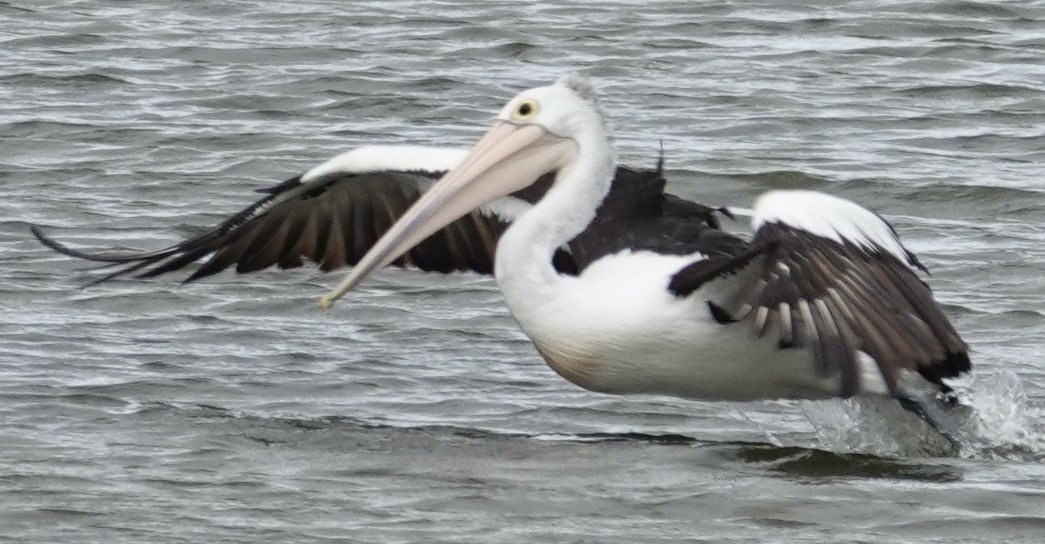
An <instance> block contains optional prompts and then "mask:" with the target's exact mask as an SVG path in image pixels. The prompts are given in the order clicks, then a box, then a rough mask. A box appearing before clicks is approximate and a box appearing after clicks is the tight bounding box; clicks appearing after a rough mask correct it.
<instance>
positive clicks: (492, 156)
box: [320, 121, 577, 308]
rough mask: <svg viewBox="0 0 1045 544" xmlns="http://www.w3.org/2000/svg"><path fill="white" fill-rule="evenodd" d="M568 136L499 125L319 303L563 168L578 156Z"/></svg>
mask: <svg viewBox="0 0 1045 544" xmlns="http://www.w3.org/2000/svg"><path fill="white" fill-rule="evenodd" d="M576 153H577V146H576V144H575V143H574V142H573V140H570V139H568V138H562V137H559V136H555V135H553V134H551V133H549V132H548V131H547V130H545V129H544V128H542V127H541V126H539V125H534V124H524V125H517V124H514V123H509V122H507V121H498V122H497V123H495V124H494V126H493V127H492V128H491V129H490V131H489V132H487V133H486V135H485V136H483V137H482V139H480V140H479V143H477V144H475V147H474V148H472V151H471V152H470V153H469V154H468V156H467V157H465V159H464V160H463V161H462V162H461V164H460V165H458V166H457V168H454V169H453V170H451V171H449V172H447V173H446V175H444V176H443V177H442V179H440V180H439V181H438V182H437V183H436V184H435V185H433V186H432V188H431V189H429V190H428V192H426V193H425V194H424V195H422V196H421V198H420V199H418V201H417V202H416V203H414V205H413V206H411V207H410V209H409V210H407V211H406V213H404V214H403V216H402V217H401V218H399V220H398V221H396V222H395V224H394V225H392V227H391V228H390V229H388V232H386V233H385V234H384V235H383V236H382V237H381V239H380V240H378V241H377V243H375V244H374V246H373V247H371V248H370V251H368V252H367V253H366V255H364V256H363V258H362V259H360V260H359V263H358V264H357V265H356V266H355V267H354V268H353V269H352V271H351V272H350V273H349V274H348V276H347V277H346V278H345V280H344V281H343V282H341V284H340V285H338V286H337V288H336V289H334V290H333V291H331V292H330V293H328V294H327V295H325V296H324V297H323V298H321V299H320V305H321V306H322V307H323V308H329V307H330V306H332V305H333V304H334V302H335V301H336V300H337V299H339V298H341V297H342V296H343V295H344V294H345V293H347V292H348V291H349V290H350V289H352V288H353V287H355V286H356V285H358V284H359V282H361V281H363V279H364V278H366V277H367V276H368V275H369V274H370V273H371V272H373V271H374V270H377V269H379V268H383V267H385V266H387V265H388V264H389V263H391V262H392V261H394V260H396V259H397V258H399V256H401V255H402V254H404V253H406V252H407V251H409V250H410V248H412V247H414V246H415V245H417V244H419V243H421V242H422V241H423V240H424V239H425V238H427V237H428V236H431V235H432V233H434V232H436V231H438V230H439V229H441V228H443V227H445V226H446V225H448V224H450V223H452V222H453V221H455V220H456V219H458V218H459V217H461V216H463V215H464V214H466V213H468V212H470V211H472V210H474V209H475V208H478V207H479V206H482V205H483V204H485V203H487V202H489V201H491V200H493V199H495V198H498V197H501V196H504V195H507V194H511V193H513V192H515V191H518V190H519V189H522V188H524V187H526V186H528V185H530V184H532V183H534V182H535V181H537V179H538V178H540V177H541V176H542V175H544V174H546V173H549V172H554V171H556V170H559V169H561V168H563V167H564V166H565V165H567V164H568V163H569V161H570V160H572V158H573V157H574V156H575V155H576Z"/></svg>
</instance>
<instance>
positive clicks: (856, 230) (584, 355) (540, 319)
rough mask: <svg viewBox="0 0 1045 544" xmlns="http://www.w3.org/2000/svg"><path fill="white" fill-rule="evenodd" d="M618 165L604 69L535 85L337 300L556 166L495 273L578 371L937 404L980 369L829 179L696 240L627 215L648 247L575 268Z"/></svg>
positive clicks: (573, 374) (558, 360) (499, 254)
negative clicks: (829, 188) (638, 224)
mask: <svg viewBox="0 0 1045 544" xmlns="http://www.w3.org/2000/svg"><path fill="white" fill-rule="evenodd" d="M615 168H616V163H615V157H614V152H613V149H612V147H611V145H610V143H609V133H608V130H607V127H606V123H605V121H604V118H603V115H602V112H601V109H600V107H599V104H598V100H597V98H596V96H595V93H594V92H593V91H592V89H591V87H590V86H589V85H588V84H587V83H586V82H584V81H583V80H580V79H578V78H575V77H569V76H567V77H565V78H562V79H560V80H559V81H558V82H557V83H556V84H554V85H551V86H548V87H541V88H536V89H531V90H528V91H525V92H523V93H521V94H520V95H518V96H516V97H515V98H514V99H512V100H511V101H510V102H508V104H507V105H506V106H505V107H504V109H502V110H501V112H500V114H499V115H498V117H497V120H496V121H495V123H494V125H493V127H492V128H491V129H490V131H489V132H488V133H487V134H486V135H485V136H484V137H483V138H481V139H480V140H479V142H478V143H477V144H476V145H475V147H474V149H473V150H472V151H471V152H470V153H469V154H468V156H467V157H465V158H464V159H463V160H462V161H461V162H460V163H459V164H458V165H457V166H455V167H454V168H453V169H451V170H450V171H449V172H448V173H447V174H446V175H445V176H444V177H443V178H442V179H441V180H440V181H438V182H437V183H436V184H435V185H434V186H433V187H432V188H431V190H429V191H428V192H426V193H425V194H424V195H422V196H421V198H420V199H418V201H417V202H416V203H415V204H414V205H413V207H411V208H410V209H409V210H407V211H406V212H405V213H404V214H403V216H402V217H401V218H400V219H399V220H398V221H397V222H396V223H395V224H394V225H393V226H392V227H391V228H390V229H389V230H388V232H386V233H385V234H384V235H383V236H382V237H381V238H380V239H379V240H378V241H377V242H376V243H375V244H374V245H373V247H371V248H370V250H369V251H368V252H367V253H366V255H364V256H363V257H362V258H361V259H360V261H359V263H358V264H357V266H356V267H355V268H354V269H353V270H352V271H351V273H350V274H349V275H348V277H347V278H346V279H345V281H344V282H343V283H342V284H341V285H340V286H339V287H338V288H337V289H336V290H334V291H333V292H331V293H330V294H329V295H327V296H325V297H324V298H323V300H322V304H323V305H324V306H325V307H329V306H330V305H331V304H332V303H333V302H334V301H335V300H337V299H338V298H339V297H341V296H343V295H344V294H345V293H346V292H347V291H348V290H350V289H351V288H352V287H354V286H355V285H357V284H358V283H359V282H360V281H362V280H363V279H364V278H365V277H367V276H368V275H369V274H370V273H372V272H373V271H374V270H377V269H378V268H381V267H383V266H385V265H387V264H389V263H391V262H393V261H394V260H395V259H396V258H398V257H399V256H400V255H402V254H403V253H404V252H407V251H409V250H410V248H411V247H413V246H414V245H415V244H417V243H419V242H420V241H421V240H423V239H425V238H426V237H427V236H429V235H430V234H431V233H433V232H436V231H437V230H438V229H440V228H442V227H443V226H444V225H446V224H448V223H449V222H452V221H454V220H455V219H456V218H458V217H460V216H462V215H464V214H467V213H469V212H470V211H471V210H473V209H475V208H477V207H480V206H483V205H484V204H485V203H487V202H489V201H491V200H493V199H496V198H499V197H501V196H503V195H506V194H510V193H512V192H516V191H520V190H523V189H525V188H526V187H527V186H528V185H529V184H530V183H532V182H533V180H534V179H538V178H539V177H541V176H543V175H548V174H550V175H553V176H554V181H553V182H552V184H551V186H550V188H548V190H547V191H546V192H545V193H544V195H543V197H542V198H541V199H540V200H539V201H537V202H536V203H535V204H534V205H533V206H532V207H531V208H529V209H528V210H527V211H526V212H525V213H524V214H522V215H521V216H520V217H518V218H516V220H515V221H514V222H513V223H512V224H511V226H510V227H509V228H508V230H507V231H506V232H504V233H503V235H502V236H501V238H500V241H499V243H498V245H497V248H496V254H495V266H494V276H495V277H496V280H497V284H498V286H499V287H500V289H501V291H502V292H503V294H504V299H505V302H506V303H507V305H508V308H509V309H510V311H511V314H512V316H513V317H514V318H515V320H516V321H517V322H518V323H519V326H520V327H521V328H522V330H523V331H524V332H525V333H526V335H527V336H528V337H529V338H530V340H532V341H533V343H534V345H535V346H536V348H537V351H538V352H539V353H540V354H541V356H542V357H543V358H544V359H545V361H547V363H548V365H549V366H551V367H552V368H553V369H554V370H555V371H556V372H558V373H559V374H560V375H561V376H563V377H564V378H565V379H567V380H569V381H570V382H572V383H575V384H577V385H579V386H581V387H583V388H585V389H589V390H593V391H600V392H606V393H660V394H668V395H675V396H680V397H686V398H694V399H710V400H753V399H779V398H824V397H830V396H852V395H856V394H869V395H892V396H895V397H897V398H898V399H900V400H901V402H903V403H904V404H905V407H909V408H910V407H914V410H915V411H916V412H918V413H919V415H922V416H923V417H926V413H925V412H926V410H924V409H923V407H924V405H925V404H926V402H927V401H926V399H927V396H926V395H927V394H932V395H936V396H937V397H941V398H942V397H943V396H946V395H949V394H950V392H951V389H950V388H949V387H948V386H947V385H946V384H944V382H943V378H947V377H952V376H956V375H958V374H959V373H961V372H965V371H967V370H968V369H969V366H970V364H969V358H968V352H967V348H966V345H965V344H964V342H963V341H962V340H961V338H960V337H959V336H958V334H957V332H956V331H955V330H954V328H953V327H952V326H951V325H950V323H949V322H948V321H947V319H946V318H945V317H944V316H943V315H942V313H941V312H940V309H939V307H938V306H937V305H936V304H935V302H934V301H933V300H932V295H931V292H930V290H929V288H928V287H927V286H926V285H925V284H924V283H923V282H922V281H921V280H920V279H919V278H918V276H917V274H916V272H917V271H918V270H919V269H922V268H923V267H922V266H921V264H920V263H919V262H918V260H917V259H916V257H915V256H914V255H913V254H912V253H911V252H910V251H908V250H907V249H906V248H905V247H904V246H903V244H902V243H901V242H900V240H899V238H898V237H897V235H896V232H895V231H894V230H893V228H892V227H891V226H890V225H889V224H888V223H886V222H885V221H884V220H883V219H882V218H880V217H879V216H877V215H876V214H874V213H872V212H869V211H867V210H865V209H863V208H861V207H860V206H858V205H856V204H853V203H851V202H848V201H845V200H842V199H839V198H835V197H832V196H829V195H825V194H820V193H815V192H803V191H778V192H771V193H768V194H766V195H763V196H762V197H760V198H759V199H758V201H757V202H756V204H755V207H754V212H753V227H754V229H755V235H754V237H753V239H752V240H751V241H749V242H745V241H743V240H740V239H739V238H735V237H733V236H731V235H728V234H726V233H722V232H721V231H717V230H714V231H713V234H714V236H709V235H708V234H709V233H711V229H707V228H704V229H699V228H698V229H696V230H697V232H698V233H699V234H698V235H696V236H688V237H687V238H686V240H685V242H686V243H683V244H681V246H683V247H685V248H686V249H687V251H685V252H680V251H678V248H679V242H680V240H678V239H675V238H676V237H677V236H678V235H677V234H676V233H677V232H678V231H670V232H669V231H660V232H656V233H654V234H655V236H654V237H653V238H654V239H653V240H651V239H647V240H641V241H640V240H631V239H630V238H628V237H627V236H626V233H621V234H622V237H623V238H625V239H628V240H631V241H634V242H635V243H634V244H631V246H632V247H623V248H622V247H619V244H613V243H607V244H605V248H607V249H606V251H603V252H602V253H601V254H599V255H598V256H597V258H593V259H590V260H589V261H588V262H586V266H585V267H584V268H583V269H581V270H579V271H578V273H577V274H576V275H569V274H563V273H561V272H560V271H559V270H557V269H556V267H555V266H554V264H553V261H554V256H555V254H556V252H557V251H558V250H559V248H562V247H564V246H566V245H567V244H568V243H569V242H570V241H571V240H574V239H575V238H577V237H579V236H583V233H584V232H585V231H586V229H589V228H590V227H591V226H592V225H593V224H594V223H597V222H598V221H599V218H598V211H599V209H600V205H601V204H602V203H603V201H604V199H605V198H606V196H607V194H609V192H610V189H611V184H612V180H613V177H614V171H615ZM667 246H671V247H672V248H673V250H672V251H661V250H660V249H659V248H661V247H667ZM927 392H928V393H927ZM926 419H927V420H929V421H930V423H935V422H934V421H933V420H932V419H931V418H928V417H927V418H926Z"/></svg>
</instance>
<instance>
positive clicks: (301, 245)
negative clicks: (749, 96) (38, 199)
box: [31, 145, 730, 283]
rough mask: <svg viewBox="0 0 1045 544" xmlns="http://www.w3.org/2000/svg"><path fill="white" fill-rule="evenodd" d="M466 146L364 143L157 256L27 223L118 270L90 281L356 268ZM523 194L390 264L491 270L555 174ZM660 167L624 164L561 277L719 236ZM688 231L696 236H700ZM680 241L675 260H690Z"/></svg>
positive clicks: (559, 255)
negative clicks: (658, 241) (79, 243)
mask: <svg viewBox="0 0 1045 544" xmlns="http://www.w3.org/2000/svg"><path fill="white" fill-rule="evenodd" d="M466 154H467V150H466V149H455V148H440V147H420V146H403V145H399V146H394V145H369V146H363V147H359V148H356V149H352V150H350V151H347V152H345V153H342V154H341V155H338V156H336V157H334V158H332V159H330V160H328V161H326V162H324V163H322V164H320V165H318V166H316V167H314V168H312V169H310V170H308V171H307V172H305V173H303V174H301V175H299V176H295V177H293V178H290V179H288V180H286V181H284V182H282V183H280V184H278V185H275V186H273V187H269V188H265V189H261V190H259V191H258V192H261V193H264V196H263V197H261V198H260V199H259V200H257V201H255V202H254V203H252V204H251V205H249V206H247V207H246V208H244V209H243V210H240V211H239V212H237V213H235V214H233V215H232V216H230V217H229V218H227V219H225V220H223V221H221V222H220V223H219V224H218V225H216V226H213V227H211V228H207V229H204V230H203V232H202V233H199V234H197V235H195V236H192V237H190V238H188V239H187V240H184V241H182V242H179V243H177V244H174V245H171V246H168V247H165V248H162V249H159V250H157V251H149V252H139V253H129V254H127V253H124V254H120V253H112V252H103V253H91V252H85V251H82V250H78V249H75V248H72V247H69V246H67V245H65V244H63V243H61V242H58V241H57V240H54V239H53V238H51V237H50V236H48V235H46V234H45V233H44V232H43V231H42V230H41V229H40V228H39V227H37V226H35V225H34V226H32V227H31V229H32V233H33V234H34V235H35V236H36V238H37V239H38V240H40V241H41V242H42V243H44V244H45V245H47V246H48V247H50V248H52V249H54V250H56V251H58V252H60V253H63V254H65V255H69V256H73V257H76V258H80V259H86V260H90V261H95V262H101V263H105V264H104V265H103V266H102V267H103V268H107V267H113V266H114V267H116V269H115V270H114V271H110V272H109V273H108V274H106V275H103V276H101V277H100V278H98V279H97V280H95V281H94V283H100V282H104V281H107V280H111V279H114V278H118V277H121V276H126V275H134V276H135V277H139V278H149V277H155V276H159V275H162V274H166V273H169V272H173V271H176V270H181V269H183V268H186V267H188V266H189V265H191V264H193V263H195V262H197V261H199V260H201V259H205V261H204V263H203V264H202V265H201V266H200V267H199V268H197V269H195V270H194V271H193V272H192V273H191V274H190V275H189V276H188V277H187V279H185V282H192V281H196V280H199V279H201V278H204V277H207V276H211V275H213V274H216V273H218V272H221V271H222V270H225V269H227V268H229V267H232V266H235V269H236V271H237V272H239V273H249V272H254V271H257V270H262V269H265V268H268V267H270V266H274V265H275V266H279V267H280V268H293V267H297V266H301V265H302V264H304V262H305V261H311V262H315V263H318V264H319V267H320V268H321V269H322V270H332V269H335V268H339V267H343V266H348V265H353V264H356V263H357V262H358V261H359V259H360V258H361V257H362V256H363V254H364V253H366V251H367V250H368V249H369V248H370V246H371V245H373V243H374V242H375V241H376V240H377V238H378V236H379V235H380V234H381V233H383V232H384V231H385V230H387V229H388V227H389V226H391V224H392V223H393V222H394V221H395V220H396V219H398V218H399V216H400V215H402V213H403V212H404V211H406V209H407V208H409V206H410V205H411V204H413V203H414V202H415V201H416V200H417V199H418V198H419V197H420V195H421V194H422V193H424V192H425V191H426V190H428V188H429V187H431V186H432V184H433V183H434V182H435V180H436V179H438V177H439V176H441V175H442V174H444V173H446V171H447V170H449V169H450V168H452V167H453V166H455V165H457V164H458V163H460V161H461V160H462V159H463V158H464V157H465V155H466ZM532 181H533V183H532V184H531V185H529V186H528V187H527V188H526V189H523V190H521V191H517V192H515V193H512V194H510V195H507V196H503V197H500V198H497V199H494V200H492V201H491V202H489V203H487V204H486V205H484V206H482V207H480V208H478V209H476V210H472V211H470V212H469V213H467V214H465V215H464V216H462V217H461V218H459V219H457V220H456V221H453V222H451V223H449V224H447V225H446V226H444V227H443V228H441V229H438V230H437V231H436V232H435V233H433V234H432V235H431V236H429V237H428V238H427V239H426V240H425V241H423V242H421V243H420V244H418V245H417V246H415V247H413V248H411V249H410V250H409V251H408V252H406V253H405V254H404V255H403V256H402V257H400V258H398V259H396V260H395V261H394V262H393V263H391V264H394V265H396V266H400V267H411V268H419V269H421V270H424V271H437V272H450V271H458V270H461V271H463V270H467V271H473V272H478V273H480V274H490V273H492V272H493V264H494V259H493V257H494V248H495V247H496V244H497V241H498V239H499V238H500V236H501V233H502V232H504V230H505V229H506V228H507V227H508V225H510V224H511V222H512V221H513V220H514V219H515V218H516V217H518V216H519V215H521V214H522V213H523V212H524V211H525V210H527V209H529V208H530V207H531V206H532V205H533V203H534V202H536V201H537V200H538V199H540V197H541V196H543V195H544V193H545V192H546V191H547V190H548V187H550V185H551V181H552V176H550V175H545V176H542V177H540V178H537V179H534V180H532ZM664 185H665V180H664V177H663V172H662V162H658V164H657V167H656V169H653V170H646V169H633V168H628V167H624V166H620V167H618V168H617V169H616V174H615V175H614V179H613V182H612V187H611V191H610V194H609V195H607V198H606V199H605V201H604V203H603V205H602V206H600V209H599V212H598V220H597V221H594V222H593V224H592V225H591V226H589V228H588V229H587V230H586V231H585V232H584V233H582V235H580V236H578V237H576V238H574V239H573V240H570V242H569V243H568V244H565V245H564V246H563V247H562V248H559V249H558V250H557V251H556V255H555V258H554V265H555V267H556V270H558V271H560V272H562V273H567V274H575V273H576V272H577V270H578V269H579V268H583V267H584V266H586V264H587V263H588V261H590V260H591V259H592V258H594V257H596V256H598V255H600V254H601V253H602V252H604V251H605V250H606V244H608V243H609V244H614V243H616V244H625V243H626V240H627V239H628V238H629V237H635V236H636V235H639V234H640V233H646V235H645V237H646V238H649V237H650V236H649V235H648V234H649V233H656V232H667V231H675V230H678V229H680V228H682V229H688V230H691V231H693V232H694V234H695V235H697V234H701V233H702V232H703V230H704V228H703V227H707V228H708V229H717V228H718V227H719V221H718V217H719V216H720V215H725V216H729V215H730V212H729V211H728V210H726V209H724V208H718V209H714V208H711V207H708V206H704V205H702V204H698V203H696V202H690V201H688V200H684V199H681V198H678V197H676V196H673V195H670V194H665V193H664ZM693 225H699V226H700V227H701V228H700V229H698V230H693ZM675 239H676V241H677V242H680V243H679V244H678V245H679V246H680V249H679V251H682V252H685V251H686V248H685V243H681V242H682V240H679V239H678V238H675Z"/></svg>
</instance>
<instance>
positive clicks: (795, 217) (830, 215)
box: [751, 191, 911, 265]
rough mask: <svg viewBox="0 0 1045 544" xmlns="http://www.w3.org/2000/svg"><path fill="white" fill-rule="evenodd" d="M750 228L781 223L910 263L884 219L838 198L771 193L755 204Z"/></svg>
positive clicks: (799, 192)
mask: <svg viewBox="0 0 1045 544" xmlns="http://www.w3.org/2000/svg"><path fill="white" fill-rule="evenodd" d="M754 212H755V213H754V216H753V217H752V218H751V227H752V228H753V229H755V230H756V231H757V230H758V229H759V228H760V227H762V225H765V224H767V223H782V224H784V225H787V226H789V227H792V228H796V229H801V230H804V231H806V232H808V233H810V234H815V235H817V236H822V237H824V238H828V239H830V240H834V241H835V242H838V243H840V244H841V243H845V242H849V243H852V244H855V245H857V246H859V247H862V248H864V249H867V250H870V251H885V252H888V253H891V254H892V255H893V256H895V257H896V258H897V259H900V262H902V263H907V264H908V265H910V264H911V258H910V255H909V254H908V252H907V250H906V249H905V248H904V247H903V244H901V243H900V239H899V238H897V236H896V233H895V232H893V229H892V227H890V226H889V224H888V223H886V222H885V221H884V220H882V218H881V217H878V216H877V215H875V214H874V213H872V212H870V211H868V210H867V209H865V208H863V207H861V206H859V205H857V204H855V203H853V202H850V201H848V200H845V199H842V198H838V197H835V196H831V195H827V194H824V193H818V192H816V191H770V192H768V193H765V194H763V195H762V196H760V197H758V199H757V200H756V201H755V210H754Z"/></svg>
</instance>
